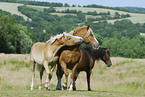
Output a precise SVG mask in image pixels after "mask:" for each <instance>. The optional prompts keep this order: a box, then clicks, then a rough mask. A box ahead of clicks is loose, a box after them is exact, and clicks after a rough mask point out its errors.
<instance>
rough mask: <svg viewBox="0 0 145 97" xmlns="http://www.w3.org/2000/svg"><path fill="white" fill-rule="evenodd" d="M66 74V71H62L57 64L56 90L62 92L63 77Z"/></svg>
mask: <svg viewBox="0 0 145 97" xmlns="http://www.w3.org/2000/svg"><path fill="white" fill-rule="evenodd" d="M63 74H64V71H63V70H62V68H61V66H60V64H57V71H56V75H57V80H58V82H57V86H56V90H61V79H62V76H63Z"/></svg>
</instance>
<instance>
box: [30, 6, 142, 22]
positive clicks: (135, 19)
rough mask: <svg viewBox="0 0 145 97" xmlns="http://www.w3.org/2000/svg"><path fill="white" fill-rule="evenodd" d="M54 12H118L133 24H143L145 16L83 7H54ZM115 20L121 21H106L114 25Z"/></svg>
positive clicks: (112, 13)
mask: <svg viewBox="0 0 145 97" xmlns="http://www.w3.org/2000/svg"><path fill="white" fill-rule="evenodd" d="M28 6H30V7H35V8H37V9H38V8H39V10H43V8H49V7H42V6H41V7H39V6H32V5H28ZM55 8H56V11H62V10H66V9H70V10H77V11H79V10H81V11H82V12H84V13H87V12H88V11H91V12H93V11H97V12H98V13H99V12H108V11H110V13H111V15H114V14H115V12H118V13H119V14H130V15H131V17H129V18H126V19H129V20H131V21H132V22H133V23H145V18H144V17H145V14H140V13H129V12H123V11H116V10H111V9H103V8H83V7H55ZM116 20H122V19H115V20H107V21H108V22H109V23H114V22H115V21H116Z"/></svg>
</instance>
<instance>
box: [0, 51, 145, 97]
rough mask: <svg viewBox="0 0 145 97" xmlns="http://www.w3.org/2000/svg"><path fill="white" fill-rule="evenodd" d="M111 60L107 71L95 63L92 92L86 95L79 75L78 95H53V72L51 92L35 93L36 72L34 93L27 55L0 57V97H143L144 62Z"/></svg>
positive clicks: (36, 91) (144, 88) (144, 87)
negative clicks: (31, 86)
mask: <svg viewBox="0 0 145 97" xmlns="http://www.w3.org/2000/svg"><path fill="white" fill-rule="evenodd" d="M111 60H112V63H113V65H112V66H111V67H110V68H108V67H106V65H105V64H104V63H103V62H102V61H98V62H96V64H95V67H94V69H93V72H92V76H91V88H92V91H87V83H86V75H85V73H84V72H81V73H80V74H79V77H78V79H77V81H76V86H77V91H68V90H62V91H56V90H55V87H56V83H57V78H56V74H55V73H56V72H55V71H54V73H53V78H52V81H51V85H50V86H51V90H50V91H46V90H44V89H43V90H41V91H39V90H38V85H39V74H38V71H37V72H36V78H35V87H34V88H35V89H34V91H30V85H31V72H32V71H31V66H30V64H29V55H28V54H26V55H22V54H0V97H5V96H11V97H16V96H21V97H23V96H28V97H30V96H31V97H34V96H35V97H40V96H43V97H45V96H47V97H48V96H50V97H52V96H54V97H66V96H69V97H97V96H98V97H144V96H145V63H144V62H145V59H129V58H121V57H112V58H111ZM70 72H71V71H70ZM45 77H46V73H45V74H44V76H43V79H44V80H43V83H44V82H45ZM69 78H70V77H69ZM63 81H64V79H63ZM69 81H70V79H69Z"/></svg>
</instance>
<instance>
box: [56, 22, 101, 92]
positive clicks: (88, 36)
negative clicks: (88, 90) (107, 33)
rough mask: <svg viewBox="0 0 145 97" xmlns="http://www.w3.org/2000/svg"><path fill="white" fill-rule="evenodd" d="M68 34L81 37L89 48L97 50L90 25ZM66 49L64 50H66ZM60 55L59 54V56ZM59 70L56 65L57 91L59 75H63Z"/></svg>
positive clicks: (59, 82) (59, 83)
mask: <svg viewBox="0 0 145 97" xmlns="http://www.w3.org/2000/svg"><path fill="white" fill-rule="evenodd" d="M70 34H71V35H74V36H79V37H82V38H83V39H84V43H86V44H88V45H90V46H91V47H93V48H95V49H97V48H99V42H98V41H97V39H96V38H95V35H94V33H93V30H92V29H91V28H90V24H89V25H88V26H83V27H78V28H76V29H74V30H72V31H71V32H70ZM78 47H79V45H78ZM67 48H68V47H67ZM67 48H65V49H66V50H67ZM61 52H62V50H60V53H61ZM60 53H59V55H60ZM61 69H62V68H61V66H60V64H59V63H58V65H57V72H56V74H57V78H58V83H57V87H56V89H57V90H61V75H62V74H61V73H63V71H62V70H61ZM67 75H68V74H67ZM65 83H67V78H66V82H65ZM66 86H67V85H66Z"/></svg>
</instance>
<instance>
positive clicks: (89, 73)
mask: <svg viewBox="0 0 145 97" xmlns="http://www.w3.org/2000/svg"><path fill="white" fill-rule="evenodd" d="M91 72H92V70H90V71H86V74H87V83H88V91H91V88H90V76H91Z"/></svg>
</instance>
